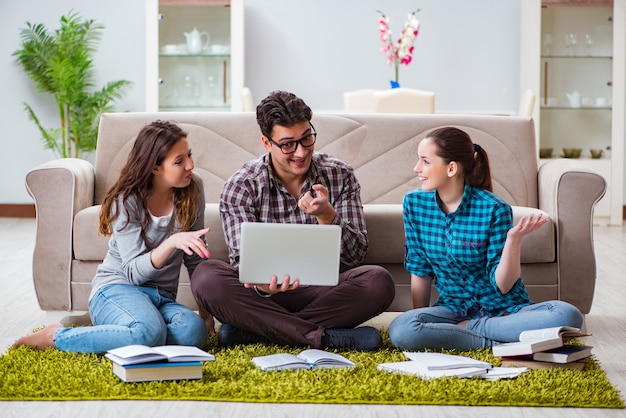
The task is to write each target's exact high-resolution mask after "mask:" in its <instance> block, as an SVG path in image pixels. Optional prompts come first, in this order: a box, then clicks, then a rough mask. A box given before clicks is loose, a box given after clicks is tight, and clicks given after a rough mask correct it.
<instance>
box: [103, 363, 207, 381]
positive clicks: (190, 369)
mask: <svg viewBox="0 0 626 418" xmlns="http://www.w3.org/2000/svg"><path fill="white" fill-rule="evenodd" d="M112 364H113V373H115V375H116V376H117V377H119V378H120V379H121V380H123V381H124V382H148V381H153V380H184V379H202V363H201V362H199V361H186V362H173V363H170V362H156V363H143V364H128V365H124V366H123V365H121V364H118V363H115V362H113V363H112Z"/></svg>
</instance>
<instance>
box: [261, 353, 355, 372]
mask: <svg viewBox="0 0 626 418" xmlns="http://www.w3.org/2000/svg"><path fill="white" fill-rule="evenodd" d="M252 362H253V363H254V364H256V365H257V366H258V367H259V368H260V369H261V370H296V369H333V368H337V367H348V368H352V367H355V364H354V363H353V362H351V361H350V360H348V359H347V358H345V357H344V356H342V355H340V354H336V353H330V352H328V351H324V350H317V349H314V348H313V349H309V350H304V351H301V352H300V354H298V355H295V354H290V353H280V354H270V355H267V356H259V357H253V358H252Z"/></svg>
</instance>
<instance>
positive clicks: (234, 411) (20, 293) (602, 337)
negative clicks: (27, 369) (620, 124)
mask: <svg viewBox="0 0 626 418" xmlns="http://www.w3.org/2000/svg"><path fill="white" fill-rule="evenodd" d="M34 235H35V220H34V219H18V218H0V266H1V267H0V284H1V287H0V288H1V289H2V290H3V293H4V297H3V302H4V303H3V304H2V305H0V323H1V324H2V327H1V328H0V352H1V353H4V351H5V350H6V348H7V347H8V346H9V345H10V344H12V343H13V341H15V340H16V339H17V338H18V337H20V336H21V335H23V334H25V333H28V332H30V331H31V330H32V329H34V328H37V327H39V326H41V325H45V324H47V323H49V322H52V321H58V320H59V319H60V317H61V316H64V315H65V314H66V313H62V314H59V313H56V314H46V313H44V312H42V311H41V310H39V307H38V305H37V301H36V298H35V291H34V288H33V284H32V279H31V266H32V262H31V259H32V251H33V241H34ZM595 246H596V257H597V260H598V281H597V285H596V293H595V298H594V302H593V308H592V311H591V313H590V314H589V315H588V316H587V329H588V331H589V332H591V333H592V334H593V336H592V337H588V338H586V339H585V342H587V343H588V344H590V345H592V346H593V347H594V353H595V355H596V358H597V359H598V360H599V361H600V362H601V363H602V365H603V367H604V368H605V370H607V373H608V377H609V379H610V380H611V382H612V383H613V384H614V385H616V386H617V387H618V388H619V389H620V391H621V392H622V394H623V395H624V394H626V361H625V360H626V354H625V353H624V352H625V347H626V227H621V228H618V227H596V228H595ZM389 319H390V317H389V316H383V317H379V318H376V319H375V321H374V325H380V324H385V323H388V321H389ZM192 415H193V416H199V417H221V416H227V417H230V418H240V417H272V418H279V417H295V416H297V417H316V416H322V415H325V416H329V417H331V416H332V417H359V418H362V417H365V418H367V417H385V418H393V417H416V416H420V417H493V416H506V417H507V418H515V417H532V418H537V417H562V416H564V415H566V416H567V417H569V418H574V417H596V416H598V417H625V416H626V411H625V410H604V409H587V408H572V409H570V408H567V409H560V408H512V407H511V408H501V407H456V406H446V407H441V406H385V405H296V404H293V405H292V404H279V405H277V404H245V403H230V402H183V401H181V402H178V401H171V402H170V401H167V402H160V401H154V402H150V401H145V402H144V401H141V402H140V401H103V402H91V401H90V402H0V417H24V416H28V417H31V416H32V417H52V416H54V417H90V418H95V417H112V416H124V417H147V416H149V417H155V418H156V417H187V416H192Z"/></svg>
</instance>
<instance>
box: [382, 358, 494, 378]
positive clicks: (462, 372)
mask: <svg viewBox="0 0 626 418" xmlns="http://www.w3.org/2000/svg"><path fill="white" fill-rule="evenodd" d="M377 369H378V370H383V371H386V372H393V373H404V374H410V375H415V376H418V377H420V378H422V379H426V380H428V379H437V378H440V377H473V376H482V375H484V374H485V373H487V369H486V368H484V367H457V368H453V369H438V370H428V369H425V368H423V367H421V366H420V365H419V364H418V363H417V362H415V361H397V362H391V363H381V364H379V365H378V366H377Z"/></svg>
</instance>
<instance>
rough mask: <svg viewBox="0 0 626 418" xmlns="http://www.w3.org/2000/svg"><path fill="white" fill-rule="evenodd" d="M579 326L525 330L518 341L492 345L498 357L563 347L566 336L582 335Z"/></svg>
mask: <svg viewBox="0 0 626 418" xmlns="http://www.w3.org/2000/svg"><path fill="white" fill-rule="evenodd" d="M585 335H587V334H581V333H580V329H579V328H574V327H565V326H564V327H552V328H541V329H533V330H527V331H523V332H522V333H520V335H519V341H518V342H511V343H502V344H497V345H494V346H493V347H492V351H493V355H494V356H496V357H506V356H522V355H529V354H533V353H537V352H539V351H545V350H550V349H553V348H557V347H561V346H562V345H563V343H564V338H565V337H580V336H585Z"/></svg>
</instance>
